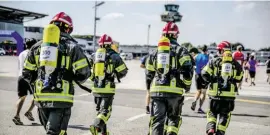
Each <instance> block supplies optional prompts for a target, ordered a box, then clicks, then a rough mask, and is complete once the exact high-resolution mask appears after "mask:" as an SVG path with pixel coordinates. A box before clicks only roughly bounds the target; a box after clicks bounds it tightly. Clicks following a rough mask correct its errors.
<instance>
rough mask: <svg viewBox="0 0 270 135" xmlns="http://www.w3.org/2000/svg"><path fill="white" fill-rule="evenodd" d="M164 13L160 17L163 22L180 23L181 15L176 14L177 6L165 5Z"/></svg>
mask: <svg viewBox="0 0 270 135" xmlns="http://www.w3.org/2000/svg"><path fill="white" fill-rule="evenodd" d="M164 6H165V12H164V13H163V14H161V15H160V17H161V20H162V21H163V22H175V23H176V22H181V20H182V17H183V16H182V15H181V14H180V13H179V12H178V9H179V5H177V4H165V5H164Z"/></svg>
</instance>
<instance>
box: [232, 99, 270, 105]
mask: <svg viewBox="0 0 270 135" xmlns="http://www.w3.org/2000/svg"><path fill="white" fill-rule="evenodd" d="M235 100H236V101H240V102H245V103H254V104H264V105H270V102H264V101H257V100H248V99H235Z"/></svg>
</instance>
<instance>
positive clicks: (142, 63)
mask: <svg viewBox="0 0 270 135" xmlns="http://www.w3.org/2000/svg"><path fill="white" fill-rule="evenodd" d="M147 57H148V55H146V56H144V57H142V59H141V65H140V67H141V68H145V67H146V65H145V63H146V60H147ZM145 80H146V82H145V83H146V90H147V91H146V96H145V109H146V114H149V113H150V108H149V104H150V95H149V90H150V84H151V83H148V82H147V81H148V79H145Z"/></svg>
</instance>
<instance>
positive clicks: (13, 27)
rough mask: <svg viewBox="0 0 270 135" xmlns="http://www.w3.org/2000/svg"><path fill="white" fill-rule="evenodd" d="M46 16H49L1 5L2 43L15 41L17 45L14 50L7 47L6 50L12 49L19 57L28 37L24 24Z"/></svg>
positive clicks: (0, 31)
mask: <svg viewBox="0 0 270 135" xmlns="http://www.w3.org/2000/svg"><path fill="white" fill-rule="evenodd" d="M45 16H47V15H45V14H40V13H34V12H30V11H25V10H19V9H15V8H10V7H5V6H1V5H0V43H1V42H3V41H6V40H10V41H13V43H15V44H16V45H15V46H14V47H12V48H11V47H9V46H5V49H12V50H14V51H15V52H16V54H17V55H19V53H20V52H22V51H23V48H24V45H23V44H24V39H25V38H27V37H26V36H27V35H28V33H27V32H25V27H24V25H23V23H24V22H26V21H32V20H36V19H40V18H43V17H45ZM35 34H36V33H35Z"/></svg>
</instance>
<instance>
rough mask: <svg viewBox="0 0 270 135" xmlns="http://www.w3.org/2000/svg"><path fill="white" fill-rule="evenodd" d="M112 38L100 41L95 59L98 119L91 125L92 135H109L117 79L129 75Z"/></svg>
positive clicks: (94, 74) (95, 90)
mask: <svg viewBox="0 0 270 135" xmlns="http://www.w3.org/2000/svg"><path fill="white" fill-rule="evenodd" d="M112 43H113V41H112V38H111V37H110V36H108V35H106V34H104V35H102V36H101V37H100V39H99V42H98V44H99V49H98V50H97V51H96V53H95V57H94V59H93V62H94V65H93V77H92V81H93V83H94V84H93V87H92V89H93V95H94V99H95V104H96V111H97V117H96V118H95V120H94V123H93V124H92V125H90V132H91V133H92V135H97V134H98V133H101V134H102V135H108V134H109V132H108V131H107V124H106V123H107V122H108V119H109V118H110V116H111V113H112V103H113V99H114V94H115V78H116V79H117V80H118V81H119V82H120V79H121V78H123V77H125V76H126V74H127V71H128V69H127V67H126V65H125V63H124V62H123V60H122V59H121V57H120V56H119V54H118V53H117V52H115V51H114V50H113V49H112V48H111V45H112Z"/></svg>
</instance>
